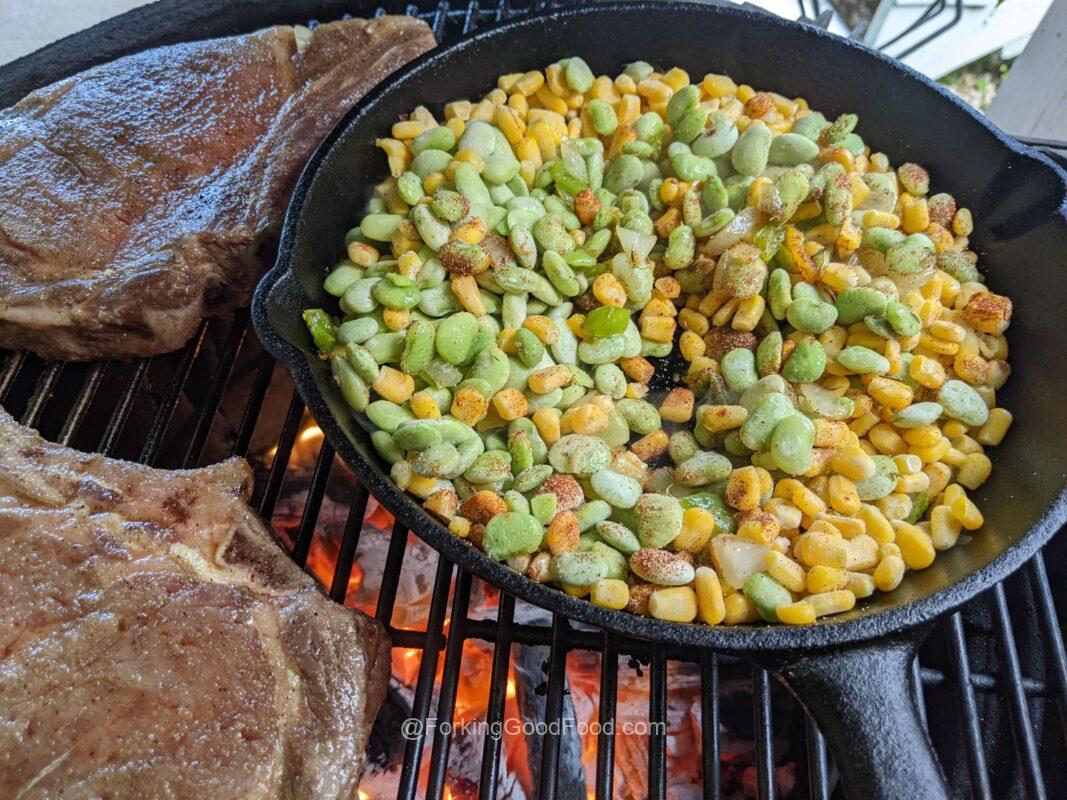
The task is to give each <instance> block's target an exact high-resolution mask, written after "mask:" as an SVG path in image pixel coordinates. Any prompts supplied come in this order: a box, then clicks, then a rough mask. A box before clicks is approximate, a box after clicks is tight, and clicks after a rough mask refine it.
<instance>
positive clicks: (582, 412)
mask: <svg viewBox="0 0 1067 800" xmlns="http://www.w3.org/2000/svg"><path fill="white" fill-rule="evenodd" d="M573 408H574V414H573V416H572V417H571V420H570V427H571V431H572V432H574V433H580V434H582V435H583V436H598V435H599V434H601V433H603V432H604V431H606V430H607V428H608V424H609V422H610V420H609V419H608V412H607V411H605V410H604V409H602V408H600V407H599V406H597V405H594V404H593V403H582V404H581V405H580V406H573ZM570 411H571V409H567V411H566V412H564V416H565V417H566V416H567V413H569V412H570Z"/></svg>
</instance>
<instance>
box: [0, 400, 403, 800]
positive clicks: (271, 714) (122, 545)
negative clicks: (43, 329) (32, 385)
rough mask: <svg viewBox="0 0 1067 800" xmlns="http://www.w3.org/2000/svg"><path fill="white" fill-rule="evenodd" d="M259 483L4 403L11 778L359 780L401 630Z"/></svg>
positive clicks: (19, 782) (245, 782)
mask: <svg viewBox="0 0 1067 800" xmlns="http://www.w3.org/2000/svg"><path fill="white" fill-rule="evenodd" d="M250 484H251V471H250V470H249V467H248V465H247V464H246V463H245V462H244V461H243V460H242V459H236V458H235V459H231V460H229V461H226V462H224V463H221V464H217V465H215V466H213V467H207V468H205V469H197V470H186V471H168V470H161V469H152V468H149V467H144V466H140V465H137V464H131V463H128V462H124V461H117V460H114V459H108V458H104V457H103V456H100V455H92V454H89V453H82V452H78V451H76V450H70V449H67V448H63V447H60V446H58V445H54V444H50V443H48V442H45V441H44V440H42V439H41V438H40V437H39V436H37V434H36V433H35V432H34V431H31V430H29V429H27V428H23V427H21V426H20V425H18V424H17V423H15V421H14V420H12V419H11V417H10V416H8V415H7V414H6V413H4V412H3V411H0V797H18V798H21V799H23V800H30V799H31V798H42V799H43V798H60V797H62V798H101V797H116V798H117V797H151V798H213V799H214V798H217V799H218V800H226V799H227V798H330V800H334V799H335V798H343V800H351V798H353V797H354V796H355V792H356V785H357V783H358V781H359V775H360V772H361V771H362V768H363V762H364V752H363V751H364V747H365V745H366V741H367V736H368V733H369V730H370V726H371V722H372V720H373V719H374V716H375V714H376V713H377V710H378V707H379V705H380V704H381V702H382V699H383V697H384V694H385V689H386V683H387V681H388V676H389V640H388V637H387V636H386V635H385V633H384V631H383V630H382V628H381V626H380V625H379V624H378V623H377V622H376V621H374V620H371V619H368V618H367V617H364V616H363V615H361V614H359V613H358V612H356V611H353V610H351V609H347V608H344V607H342V606H340V605H337V604H335V603H333V602H332V601H330V600H329V599H328V598H326V597H325V596H324V595H323V594H321V593H320V592H319V591H318V589H317V588H316V587H315V585H314V582H313V581H312V579H311V578H310V577H308V576H307V575H306V574H304V573H303V572H302V571H301V570H300V569H299V568H298V567H297V566H296V565H295V564H294V563H293V562H292V561H290V560H289V558H288V557H287V556H286V555H285V553H283V552H282V550H281V549H280V548H279V547H278V546H277V545H276V544H275V543H274V541H273V539H272V536H271V534H270V531H269V530H268V528H267V527H266V526H265V525H264V524H263V522H262V521H260V519H259V518H258V517H257V516H256V515H255V514H254V513H253V512H252V511H251V510H250V509H249V507H248V505H247V504H246V500H247V497H248V493H249V489H250Z"/></svg>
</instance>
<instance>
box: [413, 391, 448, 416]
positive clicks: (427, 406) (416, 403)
mask: <svg viewBox="0 0 1067 800" xmlns="http://www.w3.org/2000/svg"><path fill="white" fill-rule="evenodd" d="M408 405H409V408H410V409H411V413H412V414H414V415H415V417H416V418H417V419H441V409H440V408H438V407H437V403H436V402H435V401H434V399H433V397H432V396H431V395H430V393H429V392H426V391H422V392H415V394H413V395H412V396H411V400H410V401H409V404H408Z"/></svg>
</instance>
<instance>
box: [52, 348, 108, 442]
mask: <svg viewBox="0 0 1067 800" xmlns="http://www.w3.org/2000/svg"><path fill="white" fill-rule="evenodd" d="M107 365H108V364H107V362H106V361H100V362H97V363H95V364H93V366H92V367H91V368H90V369H89V374H88V375H87V376H86V379H85V385H84V386H83V387H82V390H81V391H80V392H78V396H77V397H76V398H75V400H74V404H73V405H72V406H71V409H70V414H68V415H67V419H66V421H65V422H64V423H63V428H62V429H61V430H60V431H59V436H58V437H56V441H57V442H59V443H60V444H64V445H69V444H70V443H71V441H72V440H73V439H74V437H75V436H76V435H77V433H78V428H79V427H80V426H81V424H82V422H84V421H85V415H86V414H87V413H88V412H89V405H90V404H91V403H92V402H93V398H94V397H95V396H96V390H97V389H99V388H100V382H101V381H102V380H103V379H104V373H105V372H106V371H107Z"/></svg>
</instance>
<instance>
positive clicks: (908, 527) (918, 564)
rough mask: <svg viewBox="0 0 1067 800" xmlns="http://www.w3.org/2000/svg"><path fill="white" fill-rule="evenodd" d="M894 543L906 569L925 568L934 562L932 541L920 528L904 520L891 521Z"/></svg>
mask: <svg viewBox="0 0 1067 800" xmlns="http://www.w3.org/2000/svg"><path fill="white" fill-rule="evenodd" d="M893 531H894V532H895V533H896V535H897V538H896V540H895V543H896V545H897V547H899V548H900V555H901V558H903V559H904V563H905V564H906V565H907V566H908V569H926V568H927V567H928V566H930V565H931V564H933V563H934V555H935V554H936V553H935V551H934V543H933V542H932V541H931V540H930V536H929V535H928V534H927V533H926V531H924V530H923V529H922V528H920V527H918V526H917V525H912V524H911V523H910V522H904V520H894V521H893Z"/></svg>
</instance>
